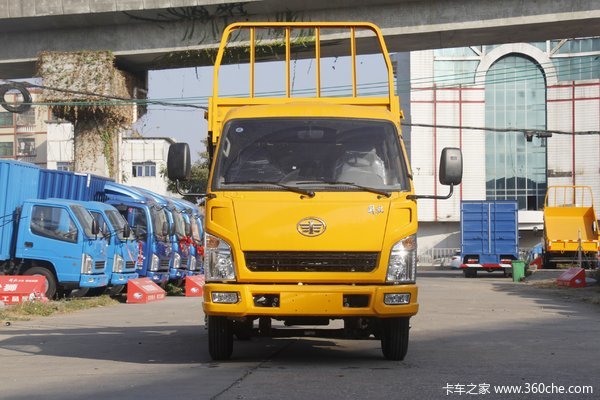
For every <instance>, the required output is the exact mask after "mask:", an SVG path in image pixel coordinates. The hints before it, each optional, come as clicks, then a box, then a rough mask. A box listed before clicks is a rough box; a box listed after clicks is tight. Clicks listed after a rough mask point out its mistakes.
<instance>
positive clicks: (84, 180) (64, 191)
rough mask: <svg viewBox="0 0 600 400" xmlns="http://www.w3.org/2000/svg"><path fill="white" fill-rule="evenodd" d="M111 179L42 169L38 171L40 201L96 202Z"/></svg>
mask: <svg viewBox="0 0 600 400" xmlns="http://www.w3.org/2000/svg"><path fill="white" fill-rule="evenodd" d="M107 182H112V180H111V179H109V178H105V177H102V176H97V175H91V174H79V173H74V172H70V171H57V170H51V169H42V170H41V171H40V186H39V192H38V198H40V199H50V198H58V199H67V200H80V201H92V200H98V199H99V197H100V196H101V194H102V192H103V191H104V186H105V185H106V183H107Z"/></svg>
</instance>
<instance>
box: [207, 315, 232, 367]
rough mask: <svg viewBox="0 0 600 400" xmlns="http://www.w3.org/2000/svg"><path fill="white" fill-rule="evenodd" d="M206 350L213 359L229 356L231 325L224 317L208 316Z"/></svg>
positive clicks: (230, 349)
mask: <svg viewBox="0 0 600 400" xmlns="http://www.w3.org/2000/svg"><path fill="white" fill-rule="evenodd" d="M208 352H209V353H210V357H211V358H212V359H213V360H215V361H216V360H229V358H230V357H231V353H232V352H233V325H232V323H231V321H229V320H228V319H227V318H226V317H215V316H210V315H209V316H208Z"/></svg>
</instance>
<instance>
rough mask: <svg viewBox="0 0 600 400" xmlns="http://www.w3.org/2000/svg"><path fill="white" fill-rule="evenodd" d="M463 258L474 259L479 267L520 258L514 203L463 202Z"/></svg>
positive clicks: (499, 201)
mask: <svg viewBox="0 0 600 400" xmlns="http://www.w3.org/2000/svg"><path fill="white" fill-rule="evenodd" d="M460 211H461V213H460V214H461V222H460V228H461V257H462V258H463V262H465V257H469V256H472V257H473V258H475V256H476V257H477V258H478V264H481V265H484V264H490V265H496V264H500V261H501V257H504V258H509V259H513V260H516V259H518V258H519V224H518V205H517V202H516V201H513V200H496V201H463V202H462V203H461V207H460Z"/></svg>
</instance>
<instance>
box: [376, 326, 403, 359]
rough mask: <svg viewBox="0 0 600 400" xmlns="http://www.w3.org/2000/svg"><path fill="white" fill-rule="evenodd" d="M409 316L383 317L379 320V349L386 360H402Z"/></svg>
mask: <svg viewBox="0 0 600 400" xmlns="http://www.w3.org/2000/svg"><path fill="white" fill-rule="evenodd" d="M409 321H410V318H408V317H402V318H385V319H383V320H382V321H381V325H382V332H381V351H382V352H383V355H384V357H385V358H387V359H388V360H394V361H401V360H404V357H405V356H406V352H407V350H408V331H409V329H410V326H409Z"/></svg>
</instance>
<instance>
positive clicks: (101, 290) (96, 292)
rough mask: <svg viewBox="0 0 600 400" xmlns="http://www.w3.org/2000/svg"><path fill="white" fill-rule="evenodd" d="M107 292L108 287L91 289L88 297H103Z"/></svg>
mask: <svg viewBox="0 0 600 400" xmlns="http://www.w3.org/2000/svg"><path fill="white" fill-rule="evenodd" d="M105 291H106V286H102V287H93V288H89V290H88V291H87V295H88V296H90V297H97V296H102V295H103V294H104V292H105Z"/></svg>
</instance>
